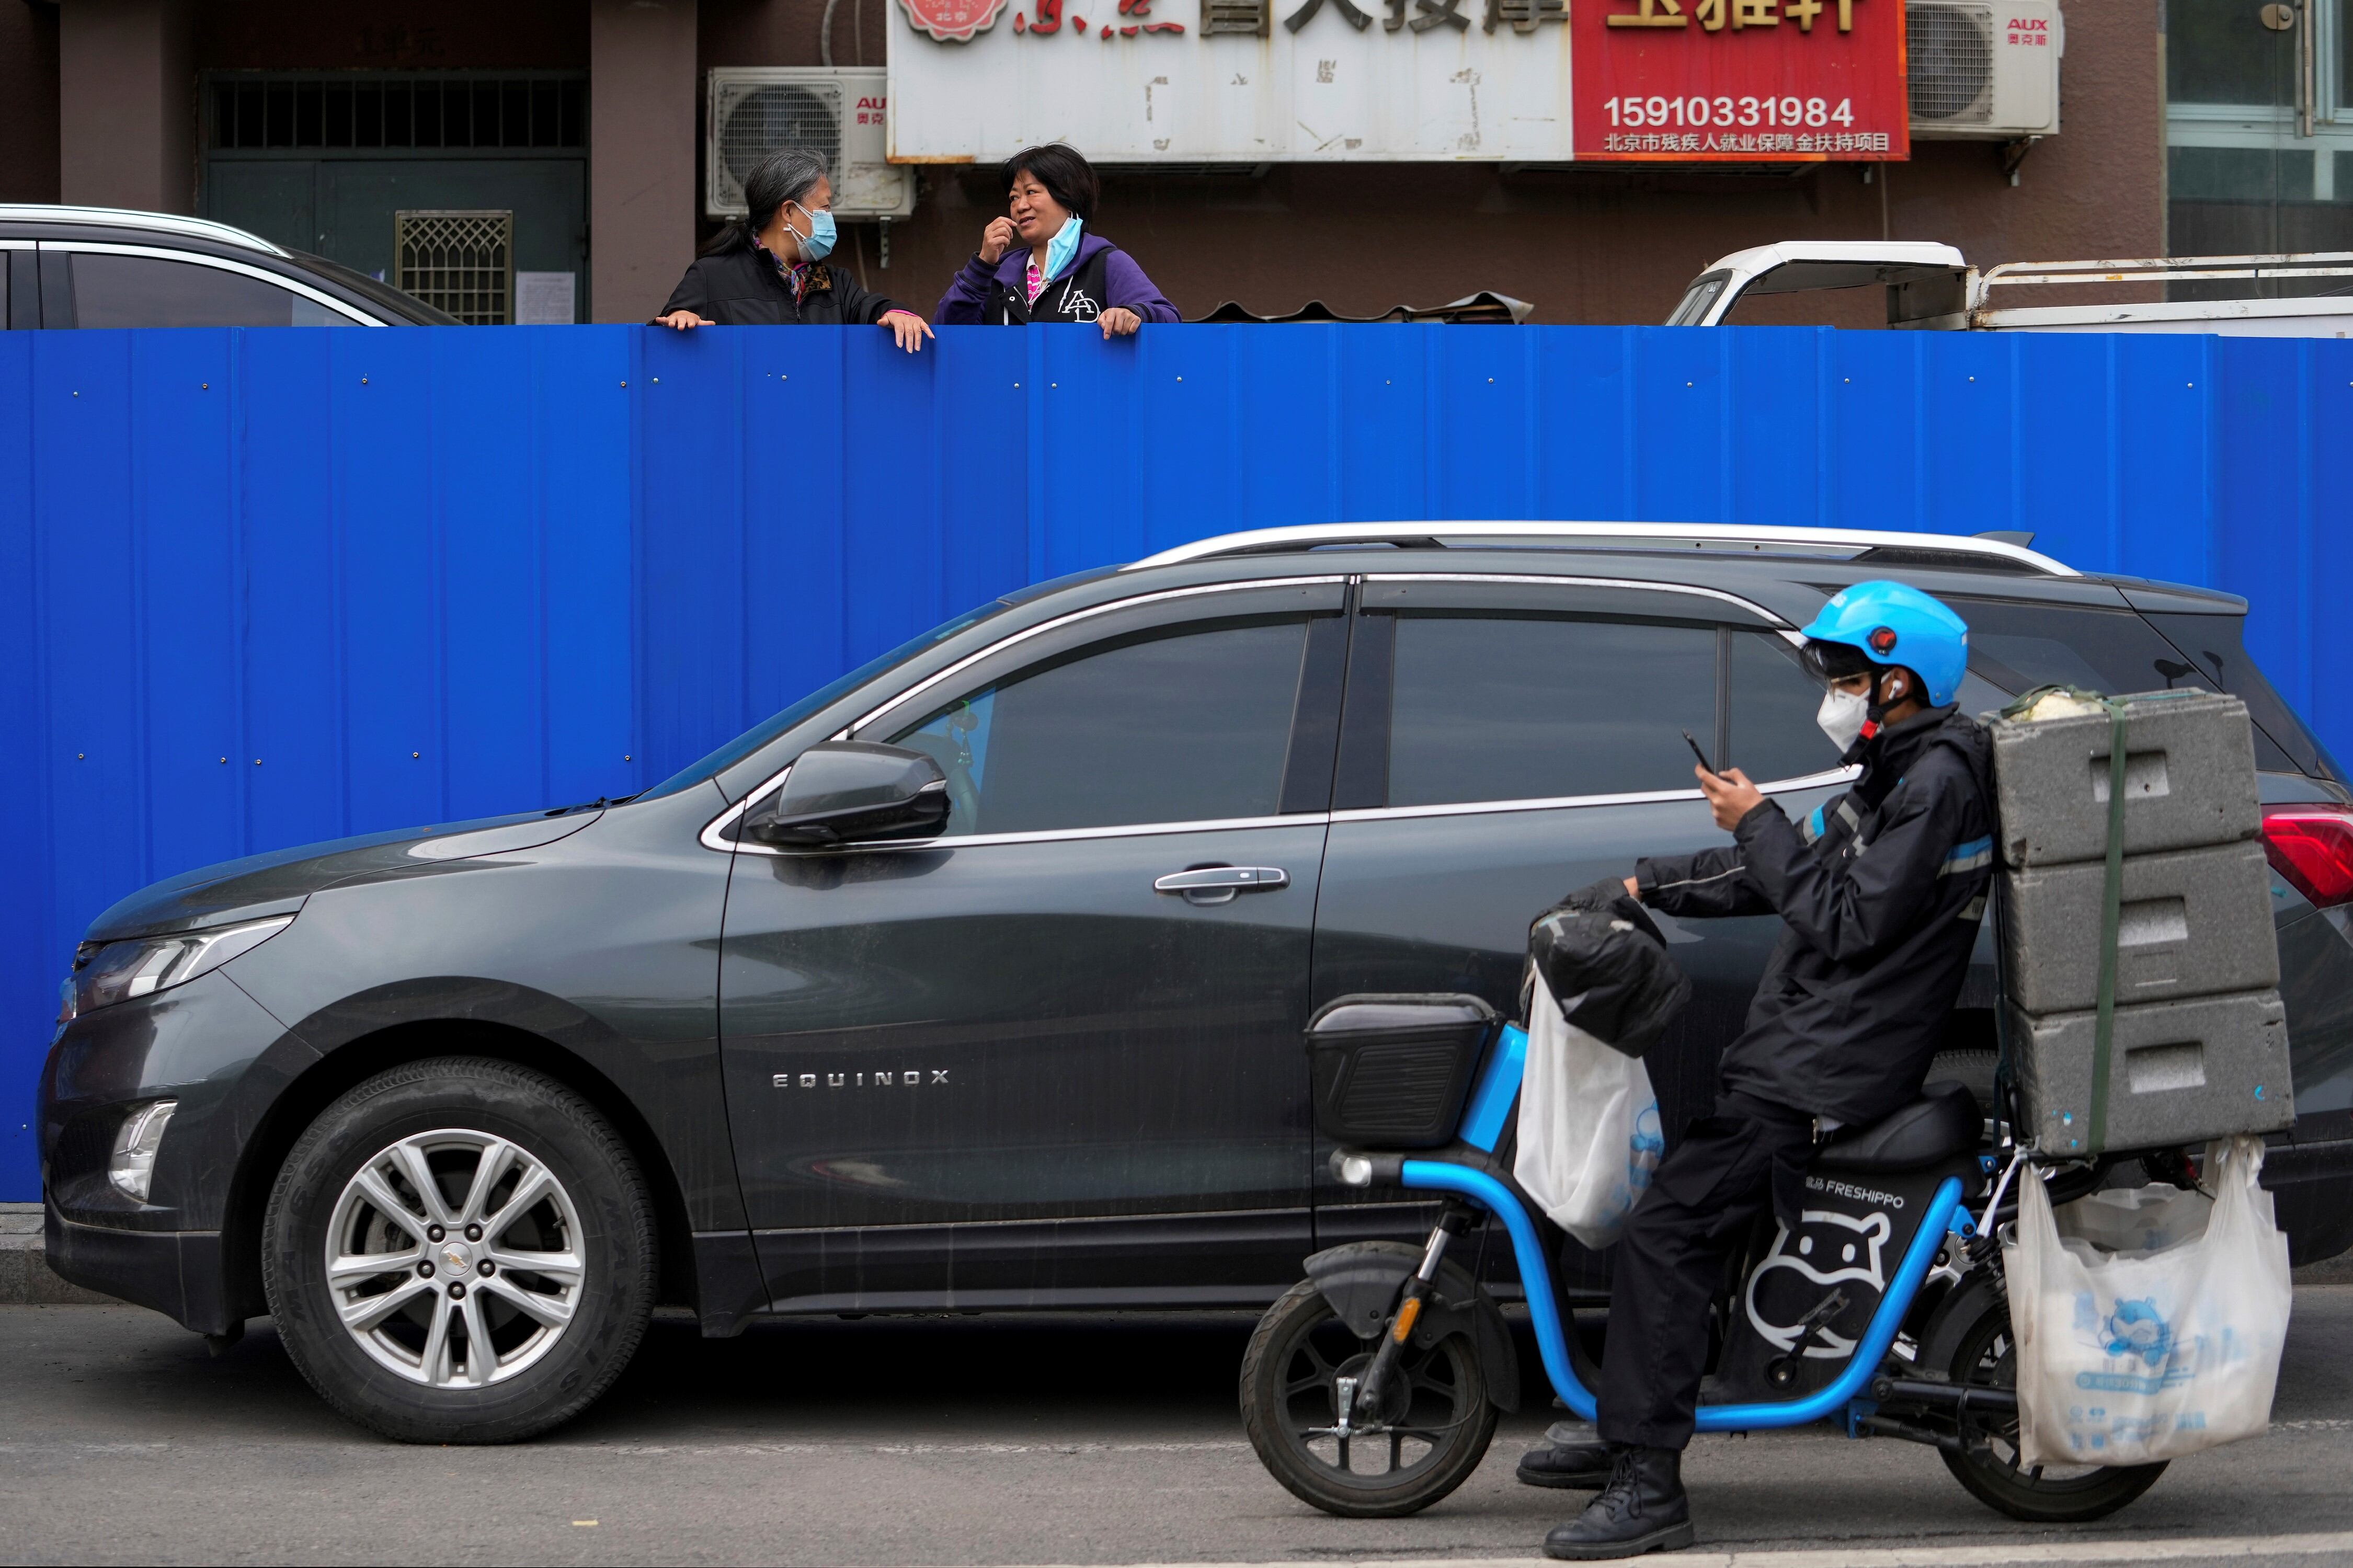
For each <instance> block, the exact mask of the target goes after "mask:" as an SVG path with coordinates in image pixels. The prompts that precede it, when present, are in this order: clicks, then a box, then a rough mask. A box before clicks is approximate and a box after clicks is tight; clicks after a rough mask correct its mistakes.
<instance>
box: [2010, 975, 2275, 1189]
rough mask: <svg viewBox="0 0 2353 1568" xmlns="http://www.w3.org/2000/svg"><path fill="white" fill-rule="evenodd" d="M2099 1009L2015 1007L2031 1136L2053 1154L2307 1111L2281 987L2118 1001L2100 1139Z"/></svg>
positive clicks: (2220, 1131) (2154, 1145) (2209, 1132)
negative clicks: (2096, 1093) (2293, 1075)
mask: <svg viewBox="0 0 2353 1568" xmlns="http://www.w3.org/2000/svg"><path fill="white" fill-rule="evenodd" d="M2098 1022H2099V1015H2098V1014H2097V1013H2096V1012H2089V1011H2087V1012H2082V1013H2056V1014H2052V1015H2050V1016H2044V1017H2040V1018H2038V1017H2034V1016H2031V1015H2029V1014H2026V1013H2024V1012H2021V1011H2019V1010H2018V1009H2016V1008H2012V1009H2011V1011H2010V1051H2011V1053H2012V1055H2013V1057H2014V1058H2015V1065H2016V1068H2017V1072H2018V1089H2019V1099H2020V1102H2021V1103H2020V1109H2021V1115H2022V1120H2023V1123H2024V1125H2023V1127H2022V1128H2021V1133H2022V1134H2024V1135H2031V1136H2032V1137H2033V1138H2035V1139H2036V1140H2037V1141H2038V1143H2039V1146H2040V1147H2041V1149H2042V1152H2043V1153H2045V1154H2050V1155H2059V1154H2076V1153H2082V1154H2094V1153H2098V1152H2102V1151H2103V1150H2108V1149H2166V1148H2172V1147H2175V1146H2177V1145H2179V1144H2184V1143H2199V1142H2205V1141H2206V1140H2207V1139H2210V1138H2221V1137H2227V1136H2229V1135H2230V1134H2232V1133H2235V1132H2276V1131H2280V1130H2281V1129H2282V1128H2284V1127H2286V1126H2287V1125H2288V1124H2289V1123H2290V1122H2291V1121H2295V1097H2294V1095H2293V1094H2292V1093H2291V1092H2290V1089H2289V1083H2288V1065H2287V1010H2286V1008H2284V1006H2282V1005H2281V1004H2280V999H2279V994H2278V993H2277V992H2275V991H2255V992H2242V993H2240V994H2236V995H2230V996H2201V997H2198V998H2195V999H2193V1000H2190V1001H2187V1002H2151V1003H2144V1004H2142V1005H2138V1006H2133V1007H2119V1008H2117V1009H2116V1026H2115V1032H2114V1034H2113V1035H2112V1036H2111V1037H2110V1042H2109V1052H2108V1074H2107V1077H2108V1101H2107V1111H2106V1124H2105V1131H2104V1133H2103V1135H2102V1136H2101V1138H2100V1139H2099V1141H2098V1142H2097V1143H2096V1144H2094V1142H2093V1139H2092V1129H2091V1110H2092V1055H2093V1041H2094V1032H2095V1030H2096V1028H2097V1026H2098Z"/></svg>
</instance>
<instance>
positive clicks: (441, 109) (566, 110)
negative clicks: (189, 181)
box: [207, 71, 588, 151]
mask: <svg viewBox="0 0 2353 1568" xmlns="http://www.w3.org/2000/svg"><path fill="white" fill-rule="evenodd" d="M207 108H208V109H209V110H210V114H209V116H208V118H209V120H210V121H211V123H210V126H209V128H208V129H209V130H210V132H211V133H212V146H213V148H214V149H215V150H216V151H219V150H223V149H234V150H239V151H242V150H247V149H256V148H271V147H278V148H295V147H305V148H309V147H318V148H326V147H560V148H585V147H586V146H587V144H588V84H587V82H586V80H584V79H580V78H579V77H576V76H550V75H534V76H524V77H482V76H475V75H471V74H459V73H456V72H431V71H408V72H402V73H399V74H397V75H389V74H388V75H382V76H374V75H367V74H363V73H358V72H353V73H350V74H348V75H343V74H339V75H336V76H333V77H324V78H303V77H296V76H280V75H277V74H275V73H272V74H269V75H267V76H263V75H236V76H227V75H224V76H217V77H214V78H213V79H211V101H210V102H209V104H208V105H207Z"/></svg>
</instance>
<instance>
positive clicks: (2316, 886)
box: [2263, 805, 2353, 910]
mask: <svg viewBox="0 0 2353 1568" xmlns="http://www.w3.org/2000/svg"><path fill="white" fill-rule="evenodd" d="M2263 855H2264V857H2265V858H2267V859H2269V860H2270V861H2271V863H2272V869H2273V870H2274V871H2276V872H2278V873H2279V874H2280V877H2281V879H2282V880H2284V881H2285V882H2287V883H2288V884H2289V885H2290V886H2291V887H2293V888H2295V890H2296V891H2297V892H2299V893H2302V894H2303V895H2304V896H2305V897H2306V898H2307V899H2309V900H2312V903H2313V907H2314V908H2316V909H2323V910H2325V909H2328V908H2330V907H2331V906H2333V905H2337V904H2343V903H2353V806H2343V805H2274V806H2266V807H2265V808H2264V810H2263Z"/></svg>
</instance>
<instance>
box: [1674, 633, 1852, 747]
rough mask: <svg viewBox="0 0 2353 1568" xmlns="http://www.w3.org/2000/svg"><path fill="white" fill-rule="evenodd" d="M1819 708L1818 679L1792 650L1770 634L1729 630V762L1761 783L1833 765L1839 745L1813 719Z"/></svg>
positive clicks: (1792, 648) (1794, 650) (1820, 694)
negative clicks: (1730, 717)
mask: <svg viewBox="0 0 2353 1568" xmlns="http://www.w3.org/2000/svg"><path fill="white" fill-rule="evenodd" d="M1821 706H1822V689H1821V686H1820V682H1818V681H1816V680H1815V679H1814V678H1813V677H1811V676H1810V675H1808V674H1807V673H1806V672H1805V669H1804V668H1803V667H1802V666H1800V665H1799V663H1798V650H1797V649H1796V648H1794V647H1790V646H1789V644H1788V643H1787V642H1785V641H1783V640H1782V639H1781V638H1780V637H1777V636H1775V635H1774V634H1773V633H1771V632H1735V633H1733V634H1732V754H1731V757H1730V758H1729V759H1728V765H1730V766H1734V767H1737V768H1739V769H1740V770H1741V771H1742V772H1743V773H1746V774H1747V775H1748V776H1749V777H1750V778H1752V779H1754V780H1756V781H1757V783H1759V784H1763V783H1765V782H1766V781H1767V780H1770V779H1794V778H1802V777H1804V776H1805V775H1806V774H1808V773H1822V772H1825V771H1827V770H1829V769H1831V768H1835V767H1837V766H1838V765H1839V749H1838V748H1837V747H1836V746H1833V745H1831V738H1830V737H1829V736H1828V735H1825V734H1823V733H1822V731H1821V726H1820V725H1819V724H1817V723H1815V722H1814V715H1815V714H1817V713H1818V712H1820V710H1821ZM1693 733H1694V734H1697V733H1698V731H1693Z"/></svg>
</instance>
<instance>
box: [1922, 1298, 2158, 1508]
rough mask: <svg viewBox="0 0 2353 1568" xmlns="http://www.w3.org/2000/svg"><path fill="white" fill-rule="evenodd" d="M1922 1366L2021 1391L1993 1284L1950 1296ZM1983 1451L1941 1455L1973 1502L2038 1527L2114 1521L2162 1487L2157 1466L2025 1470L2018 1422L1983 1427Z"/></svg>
mask: <svg viewBox="0 0 2353 1568" xmlns="http://www.w3.org/2000/svg"><path fill="white" fill-rule="evenodd" d="M1920 1363H1921V1364H1922V1365H1923V1366H1926V1367H1929V1368H1932V1369H1934V1370H1936V1371H1939V1372H1943V1373H1947V1375H1949V1376H1950V1377H1951V1378H1952V1380H1953V1381H1954V1382H1955V1383H1973V1384H1983V1385H1987V1386H1990V1387H1994V1388H2009V1389H2014V1388H2016V1387H2017V1386H2018V1344H2017V1341H2016V1340H2015V1338H2014V1337H2013V1336H2012V1334H2011V1332H2010V1302H2009V1301H2008V1300H2007V1299H2006V1298H2005V1297H2004V1295H2003V1292H2002V1290H2001V1289H2000V1287H1999V1286H1998V1285H1997V1284H1996V1283H1995V1282H1994V1281H1993V1280H1992V1279H1988V1278H1985V1277H1983V1276H1979V1277H1978V1278H1976V1279H1970V1280H1969V1281H1968V1282H1967V1283H1966V1284H1964V1285H1962V1286H1960V1287H1959V1288H1957V1289H1955V1290H1954V1291H1953V1293H1952V1294H1951V1295H1950V1296H1947V1298H1946V1299H1945V1300H1944V1302H1943V1303H1942V1304H1941V1305H1940V1306H1938V1308H1937V1310H1936V1316H1935V1317H1934V1318H1932V1319H1931V1320H1930V1321H1929V1323H1928V1326H1927V1328H1926V1330H1925V1331H1923V1332H1922V1334H1921V1336H1920ZM1981 1426H1982V1436H1984V1437H1985V1438H1986V1442H1985V1444H1984V1445H1983V1446H1981V1447H1977V1448H1975V1449H1973V1450H1971V1451H1970V1452H1968V1453H1966V1454H1957V1453H1954V1452H1953V1451H1951V1450H1950V1449H1942V1450H1939V1452H1940V1454H1941V1455H1942V1457H1943V1458H1944V1461H1945V1468H1947V1469H1949V1470H1951V1471H1952V1472H1953V1479H1955V1480H1957V1481H1958V1482H1960V1483H1961V1485H1962V1486H1963V1487H1964V1488H1966V1489H1968V1493H1969V1495H1970V1496H1971V1497H1974V1498H1976V1499H1977V1500H1978V1501H1979V1502H1982V1503H1984V1504H1986V1505H1988V1506H1989V1507H1990V1508H1994V1509H1997V1510H2000V1511H2001V1512H2003V1513H2006V1514H2008V1515H2010V1518H2012V1519H2022V1520H2025V1521H2029V1522H2030V1523H2034V1524H2084V1523H2088V1522H2089V1521H2093V1520H2095V1519H2105V1518H2106V1517H2107V1516H2108V1515H2110V1514H2112V1513H2114V1512H2116V1510H2118V1509H2120V1508H2122V1507H2124V1506H2125V1505H2126V1503H2128V1502H2130V1501H2132V1500H2134V1499H2135V1498H2137V1497H2138V1496H2140V1494H2141V1493H2143V1492H2145V1491H2147V1490H2148V1489H2149V1488H2151V1487H2153V1486H2155V1485H2156V1484H2157V1478H2158V1477H2159V1476H2161V1475H2163V1474H2164V1473H2165V1465H2164V1463H2163V1462H2162V1461H2160V1462H2158V1463H2157V1464H2154V1465H2108V1466H2091V1465H2076V1466H2055V1465H2054V1466H2043V1465H2033V1466H2028V1465H2022V1464H2021V1463H2020V1462H2019V1449H2018V1417H2017V1416H2016V1415H2010V1416H2009V1417H2007V1418H2005V1419H2001V1420H1999V1421H1986V1422H1983V1423H1981Z"/></svg>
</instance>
